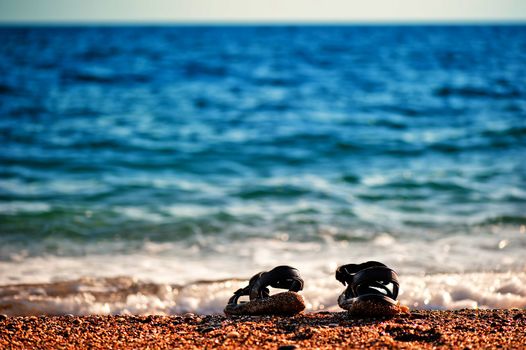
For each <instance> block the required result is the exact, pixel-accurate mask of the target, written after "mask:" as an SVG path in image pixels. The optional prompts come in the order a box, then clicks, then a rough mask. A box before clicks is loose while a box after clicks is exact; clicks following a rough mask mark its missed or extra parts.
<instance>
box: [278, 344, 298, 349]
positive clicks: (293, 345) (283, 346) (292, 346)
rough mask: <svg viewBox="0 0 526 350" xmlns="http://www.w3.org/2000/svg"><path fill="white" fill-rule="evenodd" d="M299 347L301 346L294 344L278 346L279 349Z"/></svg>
mask: <svg viewBox="0 0 526 350" xmlns="http://www.w3.org/2000/svg"><path fill="white" fill-rule="evenodd" d="M299 348H300V347H299V346H297V345H295V344H292V345H282V346H280V347H279V348H278V350H296V349H299Z"/></svg>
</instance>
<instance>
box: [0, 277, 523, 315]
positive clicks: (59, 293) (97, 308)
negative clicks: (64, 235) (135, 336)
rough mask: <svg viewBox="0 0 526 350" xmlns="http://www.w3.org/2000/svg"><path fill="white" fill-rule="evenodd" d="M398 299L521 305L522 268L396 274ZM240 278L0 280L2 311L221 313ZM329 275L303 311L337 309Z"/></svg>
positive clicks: (435, 305)
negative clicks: (185, 281) (178, 281)
mask: <svg viewBox="0 0 526 350" xmlns="http://www.w3.org/2000/svg"><path fill="white" fill-rule="evenodd" d="M400 283H401V291H400V295H399V300H400V302H401V303H402V304H403V305H407V306H409V307H410V308H411V309H439V310H441V309H442V310H443V309H449V310H451V309H463V308H470V309H478V308H525V307H526V288H525V287H524V285H525V283H526V274H525V273H524V272H516V273H512V272H510V273H470V274H439V275H425V276H400ZM245 285H246V281H242V280H239V279H225V280H217V281H200V282H194V283H190V284H186V285H170V284H156V283H147V282H142V281H140V280H137V279H134V278H131V277H125V276H123V277H114V278H93V277H84V278H81V279H78V280H69V281H62V282H53V283H43V284H20V285H8V286H0V312H1V313H3V314H6V315H8V316H29V315H66V314H73V315H123V314H124V315H128V314H132V315H151V314H155V315H174V314H183V313H186V312H193V313H197V314H218V313H222V311H223V308H224V307H225V305H226V303H227V301H228V299H229V298H230V296H231V295H232V293H233V291H235V290H237V289H238V288H242V287H244V286H245ZM344 289H345V287H344V286H342V285H340V284H339V283H338V282H337V281H336V280H334V278H333V276H324V278H317V279H310V280H306V283H305V289H304V290H303V291H302V292H301V294H303V295H304V297H305V299H306V303H307V312H312V311H320V310H328V311H339V310H340V309H339V307H338V305H337V298H338V295H339V294H340V293H341V292H343V290H344Z"/></svg>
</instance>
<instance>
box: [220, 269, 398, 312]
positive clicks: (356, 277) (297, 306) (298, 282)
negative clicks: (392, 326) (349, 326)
mask: <svg viewBox="0 0 526 350" xmlns="http://www.w3.org/2000/svg"><path fill="white" fill-rule="evenodd" d="M336 279H337V280H338V281H340V282H341V283H342V284H343V285H344V286H345V285H347V288H346V289H345V291H344V292H343V293H342V294H341V295H340V297H339V298H338V305H340V307H341V308H342V309H345V310H348V311H349V312H350V313H351V314H353V315H358V316H368V317H381V316H393V315H395V314H398V313H400V312H401V308H400V306H399V304H398V302H397V301H396V298H397V297H398V288H399V283H398V275H397V274H396V272H395V271H393V270H392V269H390V268H389V267H387V266H385V265H384V264H382V263H380V262H377V261H368V262H365V263H362V264H347V265H343V266H340V267H338V269H337V270H336ZM303 284H304V283H303V279H302V278H301V276H300V274H299V271H298V270H297V269H295V268H293V267H290V266H278V267H275V268H274V269H272V270H270V271H268V272H260V273H258V274H256V275H254V276H253V277H252V278H251V279H250V281H249V283H248V286H246V287H245V288H241V289H238V290H237V291H236V292H235V293H234V295H233V296H232V297H231V298H230V300H229V301H228V304H227V306H226V307H225V310H224V311H225V314H227V315H295V314H297V313H299V312H301V311H303V310H304V309H305V302H304V300H303V297H302V296H301V295H299V294H297V292H299V291H300V290H302V289H303ZM268 287H273V288H279V289H287V290H288V291H287V292H283V293H278V294H274V295H272V296H271V295H270V291H269V289H268ZM242 296H248V297H249V301H248V302H239V299H240V297H242Z"/></svg>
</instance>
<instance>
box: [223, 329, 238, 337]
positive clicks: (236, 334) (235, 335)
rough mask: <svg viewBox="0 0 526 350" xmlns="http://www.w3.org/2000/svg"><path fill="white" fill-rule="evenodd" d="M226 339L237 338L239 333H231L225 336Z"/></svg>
mask: <svg viewBox="0 0 526 350" xmlns="http://www.w3.org/2000/svg"><path fill="white" fill-rule="evenodd" d="M226 337H227V338H239V332H236V331H232V332H230V333H228V334H227V335H226Z"/></svg>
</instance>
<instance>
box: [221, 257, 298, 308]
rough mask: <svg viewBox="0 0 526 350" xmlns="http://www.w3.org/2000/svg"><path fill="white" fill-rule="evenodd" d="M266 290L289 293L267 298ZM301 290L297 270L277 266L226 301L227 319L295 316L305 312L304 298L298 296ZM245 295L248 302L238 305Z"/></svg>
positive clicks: (258, 276)
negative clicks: (251, 316) (273, 289)
mask: <svg viewBox="0 0 526 350" xmlns="http://www.w3.org/2000/svg"><path fill="white" fill-rule="evenodd" d="M269 286H270V287H273V288H280V289H287V290H288V292H283V293H278V294H274V295H270V291H269V289H268V287H269ZM302 289H303V279H302V278H301V277H300V274H299V271H298V270H297V269H295V268H293V267H290V266H278V267H275V268H273V269H272V270H270V271H268V272H260V273H258V274H256V275H254V276H253V277H252V278H251V279H250V281H249V282H248V286H246V287H245V288H241V289H238V290H237V291H236V292H235V293H234V295H233V296H232V297H231V298H230V299H229V300H228V304H227V306H226V307H225V310H224V311H225V314H227V315H294V314H297V313H298V312H301V311H303V310H304V309H305V302H304V300H303V297H302V296H301V295H299V294H297V292H299V291H300V290H302ZM244 295H248V296H249V300H250V301H248V302H241V303H238V301H239V298H240V297H241V296H244Z"/></svg>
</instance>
